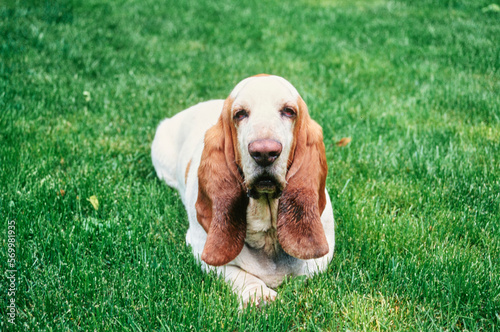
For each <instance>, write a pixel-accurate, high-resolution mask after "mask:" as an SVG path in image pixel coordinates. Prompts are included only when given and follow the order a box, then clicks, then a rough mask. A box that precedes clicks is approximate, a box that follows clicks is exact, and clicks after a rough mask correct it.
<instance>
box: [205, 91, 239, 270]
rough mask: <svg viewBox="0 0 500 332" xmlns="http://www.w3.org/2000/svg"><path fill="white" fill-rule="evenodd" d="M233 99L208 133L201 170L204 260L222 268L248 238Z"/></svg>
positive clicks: (228, 99)
mask: <svg viewBox="0 0 500 332" xmlns="http://www.w3.org/2000/svg"><path fill="white" fill-rule="evenodd" d="M232 103H233V100H232V98H231V97H229V98H227V99H226V101H225V102H224V107H223V110H222V113H221V116H220V118H219V120H218V122H217V123H216V124H215V125H214V126H213V127H212V128H210V129H209V130H208V131H207V133H206V134H205V146H204V149H203V153H202V155H201V162H200V167H199V168H198V199H197V201H196V214H197V219H198V222H199V223H200V224H201V225H202V226H203V228H204V229H205V231H206V232H207V241H206V242H205V247H204V249H203V253H202V255H201V259H202V260H203V261H204V262H206V263H207V264H209V265H214V266H221V265H225V264H227V263H229V262H230V261H232V260H233V259H234V258H236V256H238V255H239V253H240V252H241V250H242V248H243V245H244V243H245V236H246V208H247V205H248V197H247V195H246V190H245V187H244V184H243V178H242V176H241V175H240V173H239V171H238V160H239V158H237V157H236V156H237V154H238V151H237V149H235V146H234V143H235V139H234V138H235V128H234V125H233V122H232V121H233V120H232V116H231V106H232Z"/></svg>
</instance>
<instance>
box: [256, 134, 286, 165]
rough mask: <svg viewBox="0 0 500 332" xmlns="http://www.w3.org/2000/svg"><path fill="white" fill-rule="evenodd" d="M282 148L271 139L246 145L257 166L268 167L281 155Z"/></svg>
mask: <svg viewBox="0 0 500 332" xmlns="http://www.w3.org/2000/svg"><path fill="white" fill-rule="evenodd" d="M282 149H283V146H282V145H281V143H280V142H276V141H275V140H272V139H259V140H257V141H253V142H251V143H250V144H248V152H249V153H250V155H251V156H252V158H253V159H254V160H255V162H256V163H257V164H258V165H259V166H269V165H271V164H272V163H274V161H275V160H276V159H278V157H279V156H280V154H281V150H282Z"/></svg>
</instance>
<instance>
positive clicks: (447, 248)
mask: <svg viewBox="0 0 500 332" xmlns="http://www.w3.org/2000/svg"><path fill="white" fill-rule="evenodd" d="M494 2H495V1H493V0H477V1H473V0H448V1H445V0H442V1H441V0H422V1H418V2H417V1H402V0H401V1H396V0H394V1H386V0H379V1H361V0H358V1H345V0H338V1H328V0H309V1H306V0H303V1H295V2H277V1H276V2H275V1H253V0H250V1H245V2H243V3H240V4H236V2H232V1H227V0H222V1H216V2H215V1H214V2H211V1H187V0H178V1H170V0H160V1H158V0H156V1H150V0H146V1H138V0H127V1H108V2H104V1H96V0H89V1H81V0H74V1H70V2H65V1H57V0H49V1H9V2H7V3H2V4H0V17H1V19H0V36H1V37H0V57H1V61H0V112H1V113H0V189H1V191H0V217H1V226H0V233H1V234H2V236H1V239H2V240H1V242H2V250H1V251H0V266H1V267H2V273H3V272H4V271H7V270H8V269H9V268H8V265H7V248H8V242H7V234H8V230H7V223H8V222H9V221H15V224H16V245H17V246H16V249H17V251H16V268H17V273H16V278H17V279H16V280H17V292H16V295H15V297H14V298H15V301H16V306H17V313H16V317H15V322H16V325H15V326H13V325H12V324H11V323H9V322H8V320H7V319H8V316H7V303H8V301H10V299H11V298H12V296H9V295H8V294H7V288H8V280H7V279H6V278H2V282H1V285H2V288H1V295H0V296H1V300H2V301H1V303H2V305H1V308H0V317H1V320H0V326H1V328H2V330H5V329H12V330H19V331H24V330H28V329H29V330H49V331H52V330H54V331H57V330H76V331H78V330H83V331H90V330H99V331H105V330H137V331H147V330H165V331H170V330H205V329H209V330H241V331H263V330H264V331H282V330H307V331H315V330H328V331H330V330H331V331H336V330H341V331H342V330H350V331H371V330H389V331H413V330H420V331H443V330H446V331H498V330H499V329H500V225H499V224H500V144H499V141H500V80H499V78H500V75H499V74H500V73H499V68H500V47H499V43H498V36H499V35H500V13H499V12H498V11H496V10H495V8H496V7H495V6H490V5H491V4H492V3H493V4H494ZM496 3H497V4H498V2H496ZM261 72H266V73H273V74H277V75H281V76H284V77H286V78H287V79H288V80H289V81H291V82H292V83H293V84H294V85H295V86H296V87H297V89H298V90H299V92H300V93H301V94H302V96H303V97H304V99H305V100H306V102H307V103H308V105H309V108H310V111H311V114H312V116H313V118H315V119H316V120H317V121H318V122H319V123H320V124H321V125H322V126H323V129H324V134H325V144H326V147H327V156H328V162H329V177H328V180H327V187H328V189H329V192H330V195H331V197H332V199H333V206H334V213H335V216H336V235H337V236H336V241H337V246H336V254H335V257H334V259H333V261H332V263H331V264H330V266H329V268H328V271H327V272H326V273H324V274H322V275H320V276H317V277H315V278H313V279H310V280H308V281H307V282H304V281H303V280H297V279H291V280H288V281H287V282H286V283H285V284H284V285H282V286H280V287H279V290H278V293H279V298H278V300H277V301H276V302H275V303H273V304H271V305H269V306H268V307H266V308H264V309H263V310H260V311H259V310H255V309H249V310H246V311H243V312H238V310H237V306H238V304H237V299H236V298H235V296H234V295H232V293H231V291H230V289H229V287H227V286H226V285H225V284H224V282H222V281H221V280H219V279H218V278H216V277H215V276H213V275H207V274H203V273H202V272H201V270H200V268H199V266H198V265H197V264H196V262H195V261H194V259H193V258H192V256H191V253H190V250H189V248H187V247H186V246H185V240H184V236H185V232H186V229H187V217H186V213H185V211H184V208H183V206H182V203H181V202H180V199H179V196H178V195H177V193H176V192H175V191H173V190H172V189H170V188H168V187H167V186H166V185H164V184H163V183H161V182H160V181H159V180H158V179H157V178H156V176H155V174H154V169H153V167H152V165H151V161H150V150H149V149H150V144H151V142H152V139H153V135H154V132H155V128H156V125H157V124H158V123H159V121H160V120H161V119H163V118H164V117H167V116H171V115H173V114H175V113H176V112H178V111H180V110H182V109H184V108H186V107H188V106H190V105H192V104H194V103H197V102H200V101H204V100H207V99H214V98H224V97H226V96H227V95H228V93H229V92H230V90H231V89H232V87H233V86H234V85H235V84H236V83H237V82H238V81H239V80H241V79H243V78H245V77H247V76H251V75H254V74H257V73H261ZM342 137H351V138H352V142H351V143H350V144H349V145H348V146H346V147H337V146H336V144H335V143H336V142H337V141H339V140H340V139H341V138H342ZM91 196H96V197H97V200H98V202H99V206H98V209H95V208H94V207H93V205H92V204H91V202H90V197H91Z"/></svg>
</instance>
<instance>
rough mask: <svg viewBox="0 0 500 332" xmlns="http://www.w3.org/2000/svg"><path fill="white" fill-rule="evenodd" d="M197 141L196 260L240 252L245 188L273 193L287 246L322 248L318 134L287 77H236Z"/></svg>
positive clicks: (322, 165)
mask: <svg viewBox="0 0 500 332" xmlns="http://www.w3.org/2000/svg"><path fill="white" fill-rule="evenodd" d="M204 143H205V145H204V149H203V153H202V156H201V161H200V166H199V168H198V198H197V201H196V213H197V218H198V221H199V223H200V224H201V225H202V226H203V228H204V229H205V231H206V232H207V241H206V243H205V247H204V249H203V254H202V256H201V259H202V260H204V261H205V262H206V263H208V264H210V265H215V266H220V265H224V264H227V263H228V262H230V261H231V260H232V259H234V258H235V257H236V256H237V255H238V254H239V253H240V252H241V250H242V248H243V246H244V243H245V237H246V226H247V223H246V221H247V220H246V209H247V207H248V196H250V197H252V198H256V199H258V198H261V197H266V198H268V199H270V198H274V199H276V198H279V201H278V209H277V220H276V230H277V237H278V241H279V243H280V245H281V247H282V248H283V250H284V251H285V252H286V253H287V254H289V255H290V256H293V257H296V258H299V259H311V258H318V257H321V256H323V255H325V254H326V253H327V252H328V243H327V240H326V237H325V233H324V230H323V227H322V224H321V213H322V212H323V210H324V208H325V205H326V195H325V180H326V174H327V163H326V155H325V146H324V144H323V134H322V130H321V127H320V126H319V125H318V124H317V123H316V122H314V121H313V120H312V119H311V118H310V116H309V112H308V109H307V106H306V104H305V103H304V101H303V100H302V98H301V97H300V95H299V94H298V92H297V90H296V89H295V88H294V87H293V86H292V85H291V84H290V83H289V82H288V81H286V80H285V79H284V78H281V77H277V76H268V75H266V76H262V75H259V76H254V77H250V78H248V79H245V80H243V81H241V82H240V83H238V84H237V85H236V87H235V88H234V89H233V91H232V92H231V94H230V95H229V97H228V98H227V99H226V101H225V102H224V106H223V109H222V112H221V116H220V118H219V121H218V122H217V123H216V124H215V125H214V126H213V127H211V128H210V129H209V130H208V131H207V133H206V134H205V140H204Z"/></svg>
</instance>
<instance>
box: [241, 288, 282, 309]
mask: <svg viewBox="0 0 500 332" xmlns="http://www.w3.org/2000/svg"><path fill="white" fill-rule="evenodd" d="M277 295H278V293H276V292H275V291H274V290H272V289H271V288H268V287H266V286H261V285H259V286H254V287H251V288H249V289H248V290H247V289H246V290H245V292H244V294H242V299H241V300H242V303H241V304H242V305H241V306H242V307H243V308H246V307H247V306H249V305H254V306H256V307H258V308H262V307H264V306H266V305H267V304H268V303H270V302H273V301H274V300H275V299H276V296H277Z"/></svg>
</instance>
